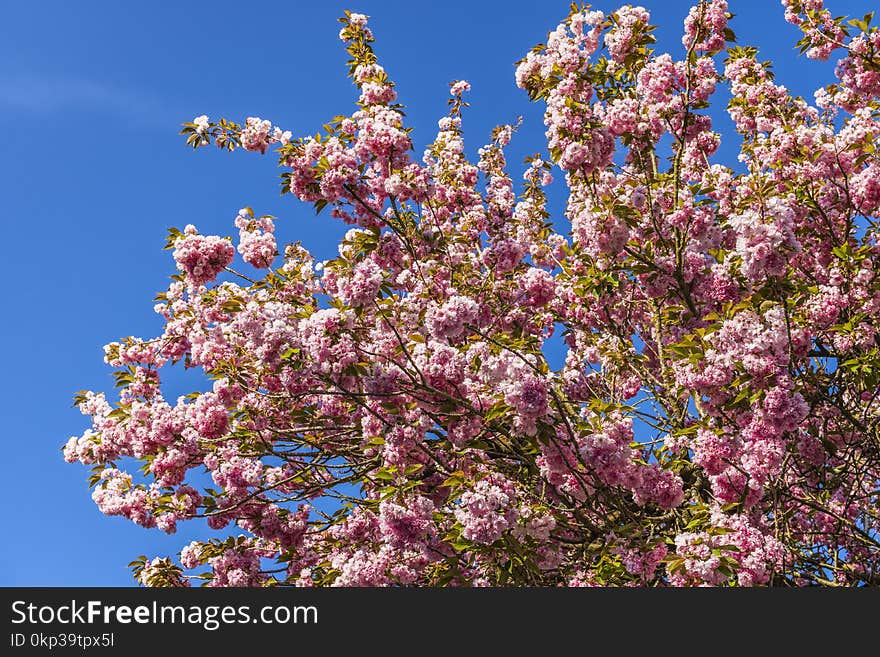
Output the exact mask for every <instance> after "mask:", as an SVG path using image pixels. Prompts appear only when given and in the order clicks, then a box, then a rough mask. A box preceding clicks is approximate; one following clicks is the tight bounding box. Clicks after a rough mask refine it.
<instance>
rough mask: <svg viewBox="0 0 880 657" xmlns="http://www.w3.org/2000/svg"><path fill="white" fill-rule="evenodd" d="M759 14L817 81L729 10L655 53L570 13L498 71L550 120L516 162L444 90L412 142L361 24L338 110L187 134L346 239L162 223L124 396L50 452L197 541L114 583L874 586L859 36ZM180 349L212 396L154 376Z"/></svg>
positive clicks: (872, 84) (353, 32) (863, 81)
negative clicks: (471, 146) (291, 239)
mask: <svg viewBox="0 0 880 657" xmlns="http://www.w3.org/2000/svg"><path fill="white" fill-rule="evenodd" d="M782 4H783V5H784V9H785V19H786V20H787V21H788V22H789V23H792V24H794V25H796V26H799V28H800V29H801V30H802V31H803V38H802V39H801V40H800V42H799V44H798V45H799V46H800V47H801V51H802V52H805V53H806V56H807V57H809V58H815V59H820V60H824V59H827V58H829V57H830V56H831V55H832V53H834V52H835V51H838V53H837V54H838V55H839V56H840V61H839V63H838V64H837V68H836V81H834V82H833V83H832V84H829V85H828V86H825V87H822V88H820V89H819V90H818V91H816V94H815V98H814V99H812V102H808V101H807V100H805V99H803V98H799V97H793V96H792V95H790V94H789V92H788V90H787V89H786V88H785V87H784V86H780V85H779V84H777V82H776V81H775V80H774V75H773V73H772V70H771V67H770V65H769V64H768V63H766V62H761V61H759V59H758V53H757V51H756V50H755V49H754V48H750V47H744V46H739V45H735V43H734V39H735V37H734V34H733V32H732V31H731V29H730V28H729V27H728V20H729V19H730V18H731V14H730V13H729V11H728V5H727V2H725V1H724V0H708V1H707V0H703V1H701V2H699V4H697V5H696V6H695V7H693V9H691V11H690V13H689V15H688V16H687V19H686V20H685V23H684V36H683V38H682V43H683V45H684V48H685V50H686V55H685V56H684V58H683V59H681V60H676V59H674V58H673V57H672V56H670V55H668V54H658V53H657V52H656V51H655V50H654V42H655V40H654V37H653V36H652V31H653V29H654V28H653V26H652V25H651V23H650V16H649V13H648V11H646V10H645V9H643V8H641V7H633V6H629V5H627V6H624V7H621V8H620V9H618V10H617V11H615V12H614V13H611V14H604V13H602V12H600V11H595V10H591V9H589V8H588V7H577V6H573V7H572V11H571V13H570V14H569V15H568V17H566V18H565V20H564V21H563V22H562V23H561V24H560V25H559V26H558V27H557V28H556V29H554V30H553V31H552V32H550V33H549V35H548V37H547V40H546V44H542V45H539V46H536V47H535V48H533V49H532V50H531V51H530V52H528V54H526V56H525V57H524V58H523V59H522V60H521V61H520V62H519V63H518V68H517V69H516V84H517V85H518V86H519V87H521V88H522V89H523V90H524V91H525V92H526V93H528V95H529V97H530V98H531V99H532V100H533V101H535V102H537V103H541V104H542V105H543V107H544V124H545V126H546V138H547V152H546V154H545V155H540V156H538V155H536V156H534V157H533V158H531V159H530V160H529V161H528V163H527V165H526V166H525V167H524V168H525V171H524V172H522V171H518V170H515V167H509V166H508V164H507V162H506V160H505V147H506V146H507V145H508V143H509V141H510V140H511V139H512V138H515V137H514V133H515V132H516V129H517V127H518V126H517V125H502V126H499V127H498V128H496V129H495V130H494V132H493V133H492V135H491V138H490V139H489V143H487V144H486V145H485V146H484V147H483V148H481V149H480V150H479V159H478V161H476V162H471V161H469V160H468V158H467V157H466V155H465V149H464V145H463V144H464V142H463V127H462V126H463V118H466V111H465V109H466V107H467V105H468V104H467V102H465V100H464V99H465V98H466V94H467V93H468V91H469V89H470V87H469V85H468V83H467V82H465V81H456V82H454V83H453V84H452V85H451V88H450V92H451V97H450V101H449V109H448V114H447V115H445V116H443V118H441V119H440V120H439V131H438V133H437V135H436V138H435V139H434V141H433V143H431V144H430V146H429V147H428V148H427V149H426V150H425V152H424V153H423V154H422V155H421V157H418V156H417V154H416V153H414V149H413V142H412V138H411V136H410V131H409V129H408V128H407V127H406V124H405V121H404V115H403V112H402V105H401V104H399V103H398V102H397V93H396V91H395V87H394V84H393V82H392V81H391V80H390V78H389V76H388V74H387V73H386V71H385V69H384V68H383V67H382V66H381V65H380V64H379V63H378V60H377V57H376V54H375V51H374V49H373V42H374V41H373V35H372V33H371V31H370V28H369V27H368V26H367V17H366V16H364V15H361V14H356V13H348V12H346V14H345V16H344V17H343V18H342V19H340V20H341V23H342V29H341V32H340V34H339V36H340V39H341V40H342V41H343V42H344V43H345V45H346V48H347V51H348V53H349V55H350V62H349V64H350V71H349V72H350V76H351V78H352V79H353V81H354V83H355V84H356V85H357V87H358V89H359V92H360V98H359V101H358V103H357V108H356V111H354V112H353V113H352V114H351V115H350V116H340V117H336V118H334V119H333V120H332V121H330V123H329V124H328V125H326V126H325V127H324V130H323V132H321V133H319V134H317V135H315V136H311V137H306V138H303V139H295V138H293V137H292V133H291V132H289V131H286V130H283V129H281V128H279V127H276V126H275V125H273V124H272V123H271V122H270V121H267V120H264V119H260V118H256V117H250V118H247V120H246V121H245V122H244V123H243V124H237V123H235V122H232V121H229V120H226V119H220V120H219V121H211V120H209V119H208V117H207V116H200V117H197V118H196V119H194V120H193V121H192V122H190V123H186V124H184V129H183V134H184V135H185V136H186V141H187V143H188V144H189V145H190V146H192V147H194V148H199V147H202V146H206V145H208V144H215V145H216V146H218V147H220V148H223V149H227V150H229V151H233V150H236V149H239V148H240V149H243V150H247V151H255V152H258V153H266V152H267V151H269V150H270V149H274V151H275V152H277V154H278V158H279V165H280V166H281V168H282V170H283V175H282V178H283V188H284V192H289V193H290V194H292V195H293V196H295V197H296V198H297V199H299V200H300V201H303V202H305V203H307V204H312V205H313V206H314V208H315V209H316V210H317V211H319V212H320V211H322V210H325V211H326V212H325V214H327V213H329V215H330V216H331V217H332V219H334V220H339V221H343V222H345V223H346V224H349V225H350V226H351V229H350V230H349V231H348V233H347V234H346V235H345V237H344V239H343V240H342V242H341V243H340V244H339V255H338V257H337V258H335V259H333V260H330V261H326V262H316V261H315V259H314V258H313V257H312V255H311V254H310V253H309V251H308V250H307V249H306V248H305V247H304V246H303V245H302V244H299V243H296V244H286V245H279V244H277V243H276V239H275V235H274V232H273V231H274V223H273V221H274V218H273V217H269V216H260V215H258V214H257V213H256V212H255V211H253V210H252V209H251V208H243V209H241V210H239V211H238V214H237V216H236V217H235V227H236V228H237V229H238V231H239V233H238V243H237V246H236V245H235V244H234V243H233V242H232V241H230V240H229V239H227V238H222V237H219V236H213V235H203V234H201V233H200V232H199V231H198V229H197V228H196V227H195V226H193V225H188V226H186V227H185V228H184V229H183V230H178V229H171V231H170V235H169V239H168V245H167V246H168V248H169V250H173V252H172V255H173V258H174V261H175V263H176V265H177V269H178V273H177V274H175V275H174V276H172V282H171V284H170V285H169V286H168V289H167V290H166V291H165V292H163V293H162V294H160V295H159V299H158V301H159V303H158V305H156V312H157V313H159V314H160V315H161V316H162V317H163V318H164V330H163V332H162V333H161V335H159V336H158V337H155V338H153V339H148V340H145V339H140V338H136V337H129V338H126V339H124V340H121V341H120V342H114V343H111V344H109V345H107V346H106V347H105V351H106V358H105V359H106V362H107V363H108V364H110V365H111V366H113V367H114V368H117V369H116V380H117V383H118V387H119V388H120V390H119V393H118V398H116V399H114V400H112V401H111V400H109V399H108V398H107V397H106V396H105V394H104V393H101V392H82V393H79V394H78V395H77V398H76V403H77V404H78V405H79V408H80V409H81V410H82V412H83V414H85V415H87V416H89V417H90V419H91V428H89V429H88V430H86V431H85V433H83V434H82V435H81V436H80V437H74V438H71V439H70V441H69V442H68V443H67V445H66V446H65V447H64V456H65V458H66V459H67V460H68V461H71V462H72V461H79V462H81V463H84V464H87V465H90V466H91V467H92V469H93V476H92V478H91V481H90V484H91V486H92V487H93V489H94V490H93V498H94V501H95V502H96V503H97V505H98V507H99V508H100V510H101V511H103V512H104V513H106V514H109V515H121V516H124V517H126V518H128V519H130V520H131V521H133V522H135V523H137V524H139V525H142V526H144V527H158V528H159V529H160V530H163V531H165V532H174V531H175V528H176V525H177V523H179V522H181V521H184V520H188V519H192V518H206V519H207V523H208V525H209V527H210V528H211V529H213V530H216V531H217V532H218V537H214V538H208V539H206V540H204V541H196V542H193V543H190V544H189V545H186V546H184V547H183V548H182V549H181V551H180V553H179V555H174V557H173V558H172V557H163V558H158V557H157V558H154V559H147V558H145V557H142V558H140V559H139V560H137V561H135V562H133V569H134V573H135V576H136V578H137V580H138V581H139V582H141V583H143V584H145V585H150V586H188V585H190V583H191V581H192V580H195V581H199V580H203V581H204V583H207V584H208V585H210V586H269V585H294V586H384V585H419V586H486V585H489V586H504V585H540V586H558V585H570V586H619V585H627V586H666V585H670V586H696V585H712V586H727V585H729V586H751V585H774V586H795V585H797V586H800V585H868V584H877V583H880V512H878V508H880V507H878V502H880V500H878V481H880V430H878V427H880V400H878V397H880V387H878V386H880V357H878V345H880V333H878V331H880V321H878V317H880V278H878V275H877V272H876V271H875V265H874V261H875V259H876V258H877V255H878V253H880V245H878V243H877V235H878V225H877V218H878V216H880V156H878V153H877V143H878V139H880V101H878V99H880V31H878V30H877V28H875V27H871V26H870V25H869V22H870V16H868V17H865V18H864V19H862V20H850V21H848V20H846V19H844V18H834V17H833V16H832V14H831V13H830V12H829V10H827V9H826V8H824V6H823V2H822V0H784V1H783V3H782ZM721 85H726V86H727V87H728V89H729V91H730V95H731V100H730V101H729V103H728V105H727V111H728V113H729V115H730V117H731V119H732V120H733V122H734V123H735V126H736V131H737V133H738V135H739V138H741V146H740V154H739V160H738V162H736V163H730V166H728V165H725V164H723V163H721V162H718V161H716V159H715V154H716V150H717V149H718V146H719V141H720V135H719V133H718V132H716V131H714V130H713V125H712V119H711V117H710V114H709V113H708V109H709V108H710V107H712V106H713V105H712V103H713V102H715V101H714V100H713V98H715V94H716V92H717V90H718V89H719V87H720V86H721ZM463 115H464V116H463ZM669 144H671V147H670V146H669ZM664 149H665V150H664ZM667 151H668V153H669V157H668V158H667V157H666V153H667ZM511 170H513V173H510V171H511ZM554 175H555V176H557V177H562V178H564V185H565V194H566V198H565V202H566V205H565V216H564V222H565V223H567V225H569V226H570V231H568V230H566V231H564V233H561V232H559V231H558V230H556V229H555V228H554V226H555V225H556V224H554V222H553V221H551V216H550V214H549V212H548V210H547V194H548V192H547V190H546V188H547V186H548V185H550V183H551V182H552V178H553V176H554ZM236 251H237V253H238V255H239V256H240V257H241V259H242V260H243V261H244V262H246V263H248V264H249V265H251V266H252V267H253V268H256V269H257V270H259V271H260V272H261V277H259V278H253V277H249V276H245V275H242V274H239V273H237V271H236V270H235V269H234V268H233V267H232V265H233V262H234V260H235V258H236ZM560 332H561V336H562V338H563V342H564V350H565V353H564V364H563V365H562V366H561V367H559V368H556V369H554V368H552V367H551V366H550V365H549V364H548V361H547V358H546V351H547V348H546V342H547V340H548V339H549V338H550V337H551V336H553V335H554V334H559V333H560ZM175 363H181V365H182V366H183V367H185V368H192V369H196V370H200V371H202V372H203V373H204V374H205V376H206V380H207V381H208V382H209V383H207V384H206V386H205V388H207V389H206V390H204V391H201V392H194V393H192V394H190V395H187V396H185V397H182V398H180V399H177V400H176V401H172V400H167V399H165V397H163V394H162V392H161V373H162V372H163V368H167V367H169V366H171V365H172V364H175ZM125 468H129V470H132V469H135V471H134V472H133V473H132V472H129V471H126V469H125ZM137 468H139V470H138V469H137ZM205 473H207V475H206V474H205ZM208 475H209V476H210V478H211V479H212V483H211V485H209V486H204V485H200V484H199V482H200V481H202V482H203V481H204V480H205V478H206V476H208Z"/></svg>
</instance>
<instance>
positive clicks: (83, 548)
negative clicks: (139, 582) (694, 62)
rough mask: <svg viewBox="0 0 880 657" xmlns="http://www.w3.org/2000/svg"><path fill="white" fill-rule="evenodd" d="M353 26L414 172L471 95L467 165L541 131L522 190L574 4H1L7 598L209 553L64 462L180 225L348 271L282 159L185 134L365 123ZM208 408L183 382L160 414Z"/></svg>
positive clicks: (795, 60)
mask: <svg viewBox="0 0 880 657" xmlns="http://www.w3.org/2000/svg"><path fill="white" fill-rule="evenodd" d="M593 4H594V7H595V8H598V9H602V10H605V11H611V10H613V9H614V8H615V7H616V6H617V5H616V4H614V3H605V2H594V3H593ZM642 4H643V5H644V6H646V7H647V8H648V9H650V10H651V12H652V15H653V18H654V21H655V22H657V23H659V25H660V29H659V30H658V31H657V33H656V34H657V37H658V41H659V43H658V45H657V50H658V51H660V52H663V51H669V52H672V53H673V54H674V55H676V54H679V55H680V50H681V48H680V41H679V39H680V34H681V24H682V20H683V18H684V16H685V15H686V14H687V10H688V7H689V4H690V3H689V2H683V1H680V0H662V1H661V0H646V1H645V2H643V3H642ZM730 4H731V10H732V11H733V12H735V13H736V14H737V17H736V18H735V19H734V22H733V24H732V27H733V29H734V30H735V31H736V33H737V35H738V37H739V39H738V40H739V42H740V43H741V44H752V45H756V46H758V47H759V48H760V51H761V52H760V56H761V58H762V59H771V60H773V61H774V62H775V71H776V74H777V81H778V82H780V83H782V84H785V85H786V86H788V87H789V88H790V89H792V90H794V91H795V92H796V93H799V94H803V95H804V96H805V97H807V98H808V99H811V98H812V91H813V90H814V89H815V87H817V86H819V84H825V83H826V82H829V81H830V75H831V70H832V67H833V64H832V63H828V64H824V65H818V64H816V63H814V62H808V61H807V60H805V59H804V58H803V57H798V56H797V53H796V51H795V50H794V49H793V44H794V42H795V41H796V40H797V38H798V36H799V32H798V30H797V29H796V28H794V27H793V26H790V25H788V24H786V23H785V22H784V21H783V19H782V8H781V7H780V6H779V4H778V2H776V1H774V0H733V1H732V2H731V3H730ZM872 4H874V3H873V2H871V1H869V0H830V1H829V5H830V6H831V8H832V10H833V11H834V13H835V14H851V15H858V16H861V15H862V14H864V13H866V12H867V11H869V10H870V9H871V5H872ZM346 8H348V9H351V10H353V11H359V12H362V13H366V14H369V15H370V16H371V26H372V28H373V30H374V33H375V35H376V38H377V44H376V49H377V52H378V55H379V58H380V62H381V63H382V64H383V65H384V66H385V68H386V70H387V71H388V72H389V74H390V75H391V77H392V78H393V79H394V80H395V82H396V84H397V90H398V93H399V95H400V100H401V101H402V102H403V103H405V104H406V105H407V107H408V110H407V115H408V120H409V125H411V126H413V127H414V129H415V132H414V138H415V140H416V144H417V152H419V153H420V152H421V149H422V147H424V145H425V144H426V143H428V142H429V141H430V140H431V139H432V137H433V134H434V132H435V130H436V121H437V119H438V118H440V117H441V116H443V115H444V114H445V112H446V99H447V98H448V83H449V82H450V81H452V80H455V79H467V80H469V81H470V82H471V84H472V86H473V92H472V93H471V94H470V97H469V100H470V102H471V108H470V109H469V110H467V112H466V114H465V119H464V128H465V138H466V142H467V144H468V148H469V150H470V152H471V153H473V152H475V150H476V149H477V148H478V147H479V146H480V145H482V144H483V143H484V142H485V141H486V140H487V138H488V135H489V133H490V131H491V129H492V127H493V126H494V125H496V124H497V123H504V122H510V121H513V120H514V119H515V118H516V116H517V115H520V114H522V115H523V116H524V117H525V124H524V127H523V129H522V130H521V131H520V133H519V135H518V136H517V137H515V139H514V142H513V144H512V145H511V149H510V151H509V155H510V156H509V161H510V162H511V163H513V164H514V165H515V166H516V167H517V169H518V168H519V163H520V162H521V161H522V157H523V156H524V155H525V154H528V153H534V152H537V151H539V150H540V147H541V133H542V126H541V122H540V121H541V119H540V117H541V112H540V108H539V107H538V106H535V105H530V104H529V103H528V102H527V98H526V96H525V93H524V92H522V91H520V90H518V89H517V88H516V86H515V84H514V82H513V71H514V68H513V66H512V64H513V62H515V61H516V60H517V59H519V58H520V57H521V56H523V55H524V54H525V52H526V51H527V50H528V49H529V48H530V47H531V46H532V45H534V44H535V43H537V42H539V41H543V40H544V38H545V36H546V33H547V31H548V30H550V29H552V28H553V27H555V25H556V24H557V23H558V22H559V20H560V19H561V18H562V17H563V16H564V15H565V14H566V13H567V11H568V2H566V1H562V0H552V1H550V0H548V1H544V2H534V0H506V1H504V2H501V1H495V0H492V1H481V2H474V1H473V0H469V1H463V0H449V1H447V2H443V3H440V2H437V3H434V2H430V3H429V2H422V3H411V2H403V1H398V0H387V1H379V0H360V1H357V2H354V1H352V2H337V1H327V2H296V1H295V2H290V1H287V2H249V3H246V4H242V3H232V2H225V1H217V2H213V3H209V4H198V3H196V4H191V3H176V2H170V1H169V2H150V3H128V2H126V3H121V2H110V1H109V0H107V1H91V2H84V3H73V2H65V1H61V0H54V1H49V0H46V1H43V2H40V3H30V2H16V3H5V5H4V19H3V21H2V23H0V61H3V62H4V64H3V66H2V67H0V124H2V125H3V126H4V128H5V130H4V144H3V146H2V148H0V181H2V182H0V189H3V190H4V194H3V206H4V211H3V213H2V224H3V234H4V235H5V239H6V240H7V242H6V243H7V247H6V251H5V253H4V272H5V274H6V276H7V282H8V284H9V289H8V290H7V291H6V293H5V294H4V298H5V302H4V306H5V310H4V313H3V321H2V322H0V344H2V345H3V346H4V347H5V349H4V351H5V353H4V354H3V361H2V362H3V370H2V372H3V376H2V377H0V399H2V400H3V402H4V406H5V409H6V422H5V427H6V430H5V431H4V432H3V437H2V440H3V442H4V447H5V450H6V451H5V453H4V456H3V458H2V459H0V482H2V484H0V485H2V491H0V512H2V518H3V530H2V540H0V585H4V586H85V585H91V586H117V585H122V586H128V585H130V584H131V583H132V580H131V578H130V575H129V572H128V569H127V567H126V564H127V563H128V562H129V561H130V560H131V559H132V558H133V557H135V556H136V555H139V554H147V555H149V556H154V555H157V554H159V555H165V554H173V553H175V552H176V551H177V550H178V549H179V548H180V547H181V546H183V545H185V544H186V543H188V542H189V541H190V540H192V539H193V538H197V537H199V536H204V535H206V534H205V532H204V530H203V528H202V526H200V525H199V524H197V523H193V524H192V526H188V525H187V523H183V524H182V525H181V527H180V529H179V530H178V533H177V534H175V535H171V536H166V535H165V534H163V533H161V532H159V531H158V530H144V529H141V528H139V527H136V526H134V525H133V524H131V523H129V522H128V521H126V520H122V519H120V518H107V517H105V516H103V515H102V514H100V513H99V512H98V510H97V509H96V507H95V505H94V503H93V502H92V501H91V499H90V491H89V490H88V488H87V486H86V477H87V472H86V469H85V468H84V467H82V466H78V465H68V464H65V463H64V461H63V460H62V458H61V452H60V447H61V445H63V444H64V442H66V440H67V438H68V437H70V436H71V435H79V434H80V433H81V432H82V431H83V430H84V429H86V428H87V426H88V425H87V420H86V418H84V417H83V416H81V415H80V414H79V412H78V411H77V410H76V409H74V408H72V407H71V401H72V395H73V393H74V392H75V391H77V390H80V389H92V390H104V391H108V393H111V392H112V387H113V382H112V379H111V376H110V372H111V370H110V368H109V367H107V366H106V365H104V363H103V361H102V355H103V354H102V349H101V348H102V345H104V344H105V343H107V342H110V341H112V340H116V339H118V338H121V337H124V336H127V335H136V336H140V337H144V338H148V337H152V336H154V335H155V334H157V333H158V332H159V331H160V330H161V324H160V322H159V318H158V316H157V315H155V314H154V313H153V311H152V305H153V302H152V298H153V296H154V295H155V294H156V292H159V291H161V290H163V289H164V288H165V286H166V284H167V276H168V275H170V274H172V273H173V261H172V260H171V257H170V254H169V252H167V251H163V250H162V245H163V243H164V239H165V235H166V229H167V228H168V227H169V226H178V227H182V226H184V225H185V224H187V223H194V224H196V225H197V226H198V228H199V229H200V231H201V232H203V233H217V234H221V235H229V234H232V233H233V227H232V221H233V219H234V217H235V214H236V211H237V210H238V208H240V207H242V206H244V205H251V206H253V207H254V209H255V210H256V211H257V212H258V213H260V214H273V215H276V216H277V217H278V218H279V219H278V221H277V226H278V231H277V234H278V237H279V241H280V242H282V243H283V242H288V241H294V240H302V241H303V243H304V244H305V245H306V246H307V247H308V248H310V249H311V250H312V252H313V253H315V254H316V256H317V257H318V258H326V257H332V255H333V253H334V252H335V244H336V240H337V239H338V238H339V236H340V235H341V234H342V233H343V232H344V229H343V228H342V227H341V226H339V225H337V224H335V223H333V221H332V220H331V219H330V218H329V217H328V216H326V215H321V216H320V217H315V216H314V212H313V211H312V210H311V208H310V207H307V206H305V205H302V204H299V203H298V202H296V201H295V200H293V199H292V198H291V197H290V196H285V197H281V196H280V195H279V193H278V178H277V175H278V173H279V171H278V170H277V169H276V166H275V160H274V158H273V157H272V156H270V155H267V156H265V157H260V156H257V155H254V154H250V153H234V154H226V153H221V152H218V151H216V150H215V149H201V150H199V151H197V152H192V151H190V150H188V149H186V148H184V145H183V139H182V138H181V137H179V136H178V135H177V132H178V129H179V124H180V123H181V122H182V121H189V120H191V119H192V118H193V117H194V116H196V115H199V114H203V113H204V114H208V115H209V116H211V117H212V118H213V117H218V116H221V115H223V116H227V117H229V118H232V119H235V120H238V121H242V120H243V119H244V117H245V116H261V117H263V118H268V119H270V120H272V121H273V122H275V123H277V124H279V125H281V126H282V127H283V128H286V129H289V130H291V131H292V132H293V133H294V135H295V136H298V135H306V134H314V132H315V131H317V130H318V129H320V125H321V124H322V123H324V122H326V121H327V120H328V119H329V118H331V117H333V116H334V115H337V114H344V113H349V112H351V111H352V109H353V103H354V101H355V99H356V94H355V91H354V88H353V87H352V85H351V84H350V83H349V81H348V80H347V78H346V76H345V66H344V62H345V59H346V55H345V53H344V50H343V48H342V46H341V44H340V42H339V41H338V39H337V33H338V30H339V25H338V23H336V18H337V16H339V15H340V14H341V13H342V11H343V10H344V9H346ZM719 125H720V127H721V128H722V130H723V131H726V130H728V125H727V124H723V123H721V124H719ZM734 145H735V142H734V141H733V140H732V139H728V140H727V143H726V145H725V146H724V147H723V149H722V151H721V152H720V156H719V161H723V162H725V163H728V164H730V163H732V162H733V159H734V158H735V154H736V151H735V150H734ZM516 177H518V173H517V174H516ZM560 177H561V176H560ZM554 207H555V208H557V209H558V208H559V207H560V202H559V200H558V199H557V201H556V202H555V204H554ZM199 388H200V382H199V381H198V380H197V379H193V378H188V377H183V376H179V377H176V378H174V379H173V380H172V382H171V385H170V386H169V388H168V389H167V390H166V397H168V398H169V399H174V398H175V397H176V396H177V395H178V394H183V393H185V392H189V391H191V390H194V389H199ZM110 396H111V395H110V394H108V397H110Z"/></svg>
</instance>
